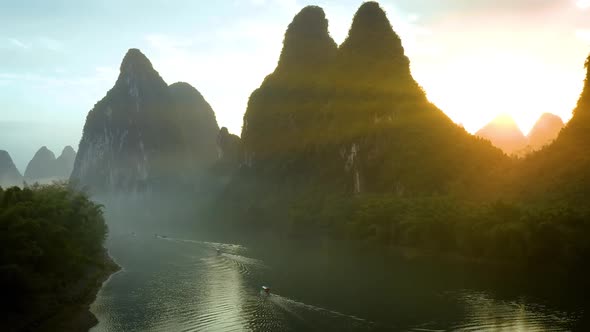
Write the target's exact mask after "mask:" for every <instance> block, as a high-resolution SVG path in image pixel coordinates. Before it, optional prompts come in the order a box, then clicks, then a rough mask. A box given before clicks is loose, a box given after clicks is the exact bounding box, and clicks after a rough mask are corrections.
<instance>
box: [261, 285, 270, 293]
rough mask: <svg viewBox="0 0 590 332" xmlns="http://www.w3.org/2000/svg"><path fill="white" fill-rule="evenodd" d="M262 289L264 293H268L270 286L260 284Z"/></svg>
mask: <svg viewBox="0 0 590 332" xmlns="http://www.w3.org/2000/svg"><path fill="white" fill-rule="evenodd" d="M262 291H263V292H264V293H265V294H266V295H270V287H268V286H262Z"/></svg>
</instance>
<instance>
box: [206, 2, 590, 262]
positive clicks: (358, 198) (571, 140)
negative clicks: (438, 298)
mask: <svg viewBox="0 0 590 332" xmlns="http://www.w3.org/2000/svg"><path fill="white" fill-rule="evenodd" d="M310 29H311V30H314V31H315V32H314V33H313V34H311V33H310ZM301 50H305V52H302V51H301ZM295 55H297V56H295ZM588 62H590V58H589V60H588ZM588 62H587V63H586V67H587V68H588V70H589V72H588V77H589V78H590V66H589V65H588ZM318 64H321V65H318ZM589 85H590V83H589V82H588V79H587V81H586V87H585V89H584V92H583V93H582V96H581V98H580V101H579V103H578V108H577V109H576V111H575V115H574V118H573V119H572V120H571V121H570V123H569V124H568V126H567V127H566V128H564V130H563V131H562V132H561V134H560V136H559V138H558V139H557V140H556V141H555V142H554V144H552V145H550V146H548V147H546V148H545V149H543V150H541V151H539V152H536V153H534V154H532V155H531V156H529V157H528V158H526V159H514V158H509V157H508V156H506V155H505V154H503V153H502V152H501V151H500V150H499V149H496V148H494V147H493V146H491V145H490V144H489V142H487V141H485V140H482V139H478V138H476V137H474V136H472V135H469V134H468V133H467V132H466V131H465V130H464V129H462V128H460V127H459V126H457V125H456V124H454V123H453V122H452V121H451V120H450V119H448V118H447V117H446V116H445V115H444V113H443V112H442V111H441V110H439V109H438V108H437V107H436V106H435V105H433V104H431V103H430V102H429V101H428V100H427V98H426V95H425V93H424V92H423V91H422V89H421V88H420V87H419V86H418V84H417V83H416V82H415V81H414V79H413V78H412V76H411V73H410V66H409V60H408V59H407V57H406V56H405V55H404V50H403V47H402V45H401V40H400V39H399V37H398V36H397V35H396V34H395V32H394V31H393V30H392V28H391V25H390V23H389V22H388V21H387V18H386V16H385V13H384V12H383V11H382V10H381V8H380V7H379V5H378V4H377V3H374V2H367V3H365V4H363V5H362V6H361V8H360V9H359V11H358V12H357V14H356V15H355V18H354V20H353V24H352V27H351V29H350V32H349V36H348V38H347V39H346V40H345V41H344V43H343V44H342V45H341V46H340V47H335V46H334V42H333V41H332V39H331V38H330V37H329V34H328V32H327V20H326V18H325V16H324V13H323V11H322V10H321V9H320V8H318V7H308V8H306V9H304V10H302V11H301V13H299V14H298V15H297V16H296V18H295V19H294V21H293V23H292V24H291V25H290V26H289V29H288V30H287V32H286V34H285V42H284V47H283V53H282V54H281V60H280V61H279V66H278V67H277V69H276V70H275V72H273V73H272V74H271V75H269V76H268V77H267V79H266V80H265V81H264V83H263V84H262V86H261V87H260V88H259V89H258V90H256V91H255V92H254V93H253V94H252V96H251V98H250V103H249V105H248V110H247V112H246V115H245V117H244V129H243V133H242V139H243V140H242V144H243V149H244V154H245V161H246V162H245V165H244V167H242V168H241V169H240V170H238V171H237V172H236V173H235V175H234V177H233V179H232V181H231V183H230V185H229V186H228V188H227V189H226V191H225V193H224V194H223V195H222V196H221V198H220V199H219V200H218V202H217V204H216V205H215V206H214V207H213V209H212V211H214V212H213V216H215V217H216V218H217V219H218V220H219V221H220V223H223V222H226V223H229V224H231V225H233V226H235V225H239V226H244V227H246V228H254V229H259V228H265V229H272V230H275V231H277V232H282V233H285V234H290V235H296V236H298V235H301V236H313V235H314V234H315V235H319V236H336V237H346V238H351V239H355V240H362V241H367V242H368V243H377V244H379V245H386V246H404V247H413V248H419V249H422V250H424V251H425V252H426V251H431V252H437V253H448V254H453V255H460V256H463V257H469V258H474V259H478V260H487V261H502V262H515V263H519V264H522V263H524V264H525V265H527V266H528V265H535V266H539V265H547V264H548V265H552V266H555V265H559V266H567V267H569V268H571V267H576V268H579V267H583V264H581V262H583V260H584V259H587V258H589V257H590V254H589V252H590V249H589V247H590V246H589V245H588V241H587V240H586V238H587V237H588V235H590V207H588V204H587V197H589V196H590V157H589V156H590V143H589V142H590V137H589V136H588V135H590V129H589V127H590V86H589ZM474 112H477V110H476V109H474ZM240 223H241V225H240Z"/></svg>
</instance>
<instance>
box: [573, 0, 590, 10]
mask: <svg viewBox="0 0 590 332" xmlns="http://www.w3.org/2000/svg"><path fill="white" fill-rule="evenodd" d="M576 5H578V7H579V8H581V9H588V8H590V0H578V2H577V3H576Z"/></svg>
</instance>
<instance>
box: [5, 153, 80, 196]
mask: <svg viewBox="0 0 590 332" xmlns="http://www.w3.org/2000/svg"><path fill="white" fill-rule="evenodd" d="M75 159H76V151H74V149H73V148H72V147H71V146H66V147H65V148H64V149H63V151H62V153H61V154H60V155H59V157H57V158H56V157H55V154H54V153H53V152H52V151H51V150H49V149H48V148H47V147H46V146H43V147H41V148H40V149H39V150H38V151H37V152H36V153H35V155H34V156H33V158H32V159H31V161H29V163H28V164H27V168H26V170H25V174H24V176H23V175H21V173H20V172H19V171H18V169H17V168H16V166H15V165H14V162H13V161H12V158H11V157H10V154H9V153H8V152H6V151H2V150H0V186H2V187H12V186H22V185H23V183H24V182H26V183H39V184H50V183H52V182H54V181H64V180H67V179H69V178H70V175H71V174H72V169H73V167H74V160H75Z"/></svg>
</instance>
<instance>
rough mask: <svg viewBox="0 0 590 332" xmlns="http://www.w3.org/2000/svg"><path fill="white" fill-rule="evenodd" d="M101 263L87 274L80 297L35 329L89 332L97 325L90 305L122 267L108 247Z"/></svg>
mask: <svg viewBox="0 0 590 332" xmlns="http://www.w3.org/2000/svg"><path fill="white" fill-rule="evenodd" d="M101 265H102V266H100V267H99V268H98V269H97V270H96V271H90V272H89V275H87V276H86V278H85V279H86V280H85V281H84V282H85V283H86V285H85V287H84V289H83V290H82V291H81V292H80V293H79V294H77V296H78V298H77V299H75V300H74V301H72V302H74V303H68V304H64V305H63V306H61V308H60V309H58V310H57V311H56V312H55V313H54V314H52V315H51V316H50V317H48V318H47V319H45V320H43V321H42V322H40V323H39V325H38V326H37V327H36V328H35V329H34V330H35V331H39V332H52V331H72V332H78V331H79V332H88V331H89V330H90V329H91V328H92V327H94V326H96V325H97V324H98V319H97V318H96V316H95V315H94V314H93V313H92V312H91V311H90V305H91V304H92V303H94V301H95V300H96V297H97V295H98V292H99V291H100V290H101V289H102V287H103V285H104V284H105V283H106V282H107V281H108V280H109V279H110V278H111V277H112V276H113V275H114V274H116V273H117V272H119V271H121V267H120V266H119V265H118V264H117V263H115V261H114V260H113V258H112V257H111V256H110V255H109V254H108V252H107V250H106V249H105V251H104V257H103V261H102V264H101Z"/></svg>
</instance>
